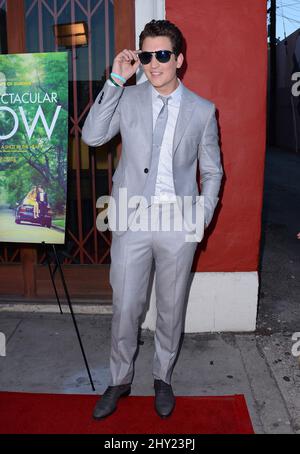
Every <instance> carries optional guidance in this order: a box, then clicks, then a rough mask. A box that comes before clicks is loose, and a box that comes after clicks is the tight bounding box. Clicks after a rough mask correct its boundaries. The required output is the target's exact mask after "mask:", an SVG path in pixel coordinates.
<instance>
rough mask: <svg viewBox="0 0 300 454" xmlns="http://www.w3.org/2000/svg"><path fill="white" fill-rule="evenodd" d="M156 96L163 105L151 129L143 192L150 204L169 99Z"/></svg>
mask: <svg viewBox="0 0 300 454" xmlns="http://www.w3.org/2000/svg"><path fill="white" fill-rule="evenodd" d="M158 98H160V99H161V100H162V102H163V106H162V108H161V110H160V112H159V114H158V117H157V120H156V123H155V127H154V131H153V149H152V158H151V167H150V171H149V175H148V178H147V182H146V186H145V190H144V193H143V196H144V197H146V199H147V201H148V204H149V205H150V204H151V196H153V195H154V194H155V185H156V178H157V170H158V162H159V155H160V149H161V144H162V141H163V137H164V133H165V129H166V125H167V121H168V101H169V100H170V99H171V96H169V97H167V98H166V97H164V96H161V95H159V96H158Z"/></svg>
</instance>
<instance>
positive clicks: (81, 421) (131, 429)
mask: <svg viewBox="0 0 300 454" xmlns="http://www.w3.org/2000/svg"><path fill="white" fill-rule="evenodd" d="M97 399H98V396H96V395H71V394H31V393H10V392H3V393H0V433H2V434H41V433H44V434H46V433H48V434H91V433H93V434H95V433H103V434H130V433H132V434H163V433H165V434H251V433H253V428H252V424H251V420H250V418H249V414H248V410H247V405H246V402H245V399H244V397H243V396H242V395H234V396H220V397H219V396H218V397H177V399H176V407H175V410H174V412H173V414H172V415H171V416H170V417H169V418H167V419H161V418H160V417H159V416H158V415H157V414H156V413H155V410H154V399H153V397H151V396H149V397H148V396H147V397H135V396H132V397H127V398H125V399H121V400H120V401H119V405H118V410H117V411H116V412H115V413H114V414H113V415H111V416H110V417H109V418H107V419H104V420H102V421H94V420H93V419H92V417H91V414H92V411H93V408H94V405H95V403H96V401H97Z"/></svg>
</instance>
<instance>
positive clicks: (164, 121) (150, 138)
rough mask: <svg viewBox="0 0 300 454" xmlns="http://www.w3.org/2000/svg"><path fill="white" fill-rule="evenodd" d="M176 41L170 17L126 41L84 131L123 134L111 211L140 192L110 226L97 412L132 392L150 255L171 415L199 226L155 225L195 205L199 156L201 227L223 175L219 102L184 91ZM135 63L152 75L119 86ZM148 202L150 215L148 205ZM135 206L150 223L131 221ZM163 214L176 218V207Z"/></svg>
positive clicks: (94, 137) (95, 139) (105, 136)
mask: <svg viewBox="0 0 300 454" xmlns="http://www.w3.org/2000/svg"><path fill="white" fill-rule="evenodd" d="M182 41H183V38H182V34H181V32H180V30H179V29H178V28H177V27H176V26H175V25H174V24H172V23H171V22H169V21H167V20H158V21H155V20H153V21H151V22H149V23H148V24H146V26H145V28H144V30H143V31H142V33H141V34H140V37H139V47H140V49H139V50H138V51H132V50H128V49H124V50H123V51H122V52H120V53H119V54H118V55H117V56H116V57H115V59H114V62H113V67H112V73H111V75H110V78H109V80H107V81H106V82H105V84H104V86H103V89H102V90H101V92H100V93H99V95H98V96H97V98H96V100H95V103H94V105H93V106H92V108H91V110H90V112H89V115H88V117H87V119H86V121H85V124H84V127H83V130H82V138H83V140H84V142H86V143H87V144H88V145H90V146H99V145H103V144H104V143H106V142H108V141H109V140H110V139H111V138H113V137H114V136H115V135H116V134H118V133H119V132H120V133H121V137H122V155H121V158H120V161H119V163H118V166H117V169H116V171H115V173H114V176H113V191H112V196H113V197H114V200H115V202H116V207H117V212H119V211H120V209H121V211H122V208H124V205H125V204H126V203H129V205H130V202H129V201H130V199H131V198H132V197H135V196H139V197H138V200H139V201H143V203H140V202H138V203H137V204H136V206H135V207H132V206H131V208H130V207H129V209H128V216H127V217H126V222H125V228H123V229H121V228H118V227H116V229H115V230H114V231H113V233H112V245H111V268H110V283H111V286H112V289H113V321H112V338H111V356H110V371H111V383H110V385H109V386H108V388H107V389H106V391H105V392H104V394H103V396H102V398H100V399H99V400H98V402H97V404H96V407H95V410H94V414H93V416H94V418H95V419H101V418H104V417H106V416H108V415H110V414H111V413H113V412H114V411H115V409H116V408H117V402H118V400H119V398H120V397H121V396H127V395H129V394H130V391H131V382H132V379H133V372H134V370H133V368H134V365H133V359H134V355H135V353H136V349H137V338H138V329H139V323H140V317H141V315H142V314H143V311H144V308H145V303H146V295H147V288H148V285H149V277H150V271H151V268H152V264H153V261H154V264H155V271H156V278H155V285H156V305H157V322H156V330H155V355H154V361H153V377H154V389H155V409H156V411H157V413H158V414H159V415H160V416H161V417H167V416H169V415H170V414H171V413H172V411H173V409H174V406H175V397H174V394H173V390H172V386H171V374H172V370H173V367H174V363H175V359H176V355H177V353H178V348H179V341H180V336H181V333H182V329H183V313H184V302H185V295H186V290H187V282H188V278H189V275H190V271H191V265H192V262H193V257H194V253H195V250H196V246H197V241H201V238H202V235H201V228H200V236H199V235H197V232H198V229H197V226H196V229H195V232H193V231H192V233H194V234H195V235H194V238H195V239H194V241H190V240H188V241H187V233H188V232H189V229H188V228H187V227H186V225H187V224H184V225H185V227H183V228H182V230H176V229H174V230H172V229H170V230H169V231H165V229H161V228H159V225H160V222H161V218H162V212H163V209H164V207H165V206H166V205H169V206H171V205H172V204H174V200H177V201H178V199H180V198H184V197H189V198H190V199H191V200H192V202H191V206H192V207H195V205H196V204H197V200H196V199H197V196H198V195H199V190H198V185H197V181H196V172H197V164H198V165H199V171H200V186H201V196H204V225H203V230H204V227H207V226H208V225H209V223H210V221H211V219H212V216H213V213H214V210H215V207H216V204H217V202H218V193H219V189H220V184H221V179H222V175H223V170H222V165H221V162H220V150H219V146H218V128H217V122H216V118H215V106H214V104H213V103H212V102H210V101H208V100H205V99H203V98H201V97H200V96H198V95H196V94H195V93H193V92H192V91H190V90H188V89H187V88H186V87H185V86H184V85H183V83H182V82H181V81H180V80H179V78H178V77H177V70H178V69H179V68H180V67H181V66H182V64H183V61H184V56H183V54H182ZM139 65H142V66H143V69H144V72H145V75H146V76H147V79H148V80H147V81H146V82H144V83H141V84H138V85H135V86H128V87H125V88H124V87H123V84H124V83H125V82H126V81H127V80H128V79H129V78H130V77H131V76H132V75H133V74H134V73H135V72H136V70H137V69H138V67H139ZM124 189H126V198H125V199H124V198H122V199H121V198H120V195H119V194H120V190H124ZM135 200H136V198H135ZM153 207H155V210H151V216H150V217H151V222H150V223H149V218H148V214H149V213H150V208H153ZM127 208H128V207H126V209H127ZM137 213H138V215H139V217H140V219H143V221H145V222H146V225H147V226H148V228H146V229H143V230H136V229H133V228H131V224H132V222H133V223H134V221H135V220H136V216H137ZM153 213H154V214H153ZM169 213H171V214H170V219H172V220H174V219H175V217H176V215H174V211H172V210H170V211H169ZM117 221H119V219H117ZM150 224H151V225H150ZM200 227H201V226H200Z"/></svg>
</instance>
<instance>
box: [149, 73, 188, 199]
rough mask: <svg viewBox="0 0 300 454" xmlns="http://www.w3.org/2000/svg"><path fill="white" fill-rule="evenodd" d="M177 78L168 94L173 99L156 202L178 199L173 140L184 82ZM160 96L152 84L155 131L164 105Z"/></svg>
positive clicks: (160, 167) (156, 191)
mask: <svg viewBox="0 0 300 454" xmlns="http://www.w3.org/2000/svg"><path fill="white" fill-rule="evenodd" d="M177 80H178V82H179V86H178V87H177V88H176V89H175V90H174V91H173V92H172V93H170V94H169V95H168V97H169V96H170V97H171V99H170V100H169V101H168V120H167V125H166V129H165V133H164V136H163V140H162V144H161V149H160V155H159V162H158V170H157V179H156V186H155V203H160V202H172V201H173V200H176V195H175V189H174V180H173V165H172V164H173V140H174V133H175V126H176V122H177V118H178V113H179V107H180V101H181V95H182V84H181V82H180V80H179V79H178V78H177ZM159 96H160V93H159V92H158V91H157V90H156V89H155V88H154V87H153V86H152V107H153V131H154V127H155V123H156V120H157V117H158V114H159V112H160V110H161V108H162V106H163V103H162V100H161V99H160V98H159Z"/></svg>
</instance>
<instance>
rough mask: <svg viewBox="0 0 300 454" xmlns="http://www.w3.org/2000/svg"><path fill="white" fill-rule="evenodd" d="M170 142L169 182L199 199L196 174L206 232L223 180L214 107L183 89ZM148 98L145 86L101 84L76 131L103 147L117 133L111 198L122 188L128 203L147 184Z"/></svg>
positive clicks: (148, 86) (149, 144)
mask: <svg viewBox="0 0 300 454" xmlns="http://www.w3.org/2000/svg"><path fill="white" fill-rule="evenodd" d="M182 88H183V91H182V98H181V104H180V110H179V114H178V120H177V123H176V128H175V133H174V141H173V179H174V188H175V193H176V195H179V196H197V195H199V190H198V185H197V180H196V171H197V163H198V165H199V171H200V186H201V195H203V196H204V221H205V227H207V226H208V225H209V223H210V221H211V219H212V217H213V213H214V210H215V207H216V205H217V202H218V193H219V189H220V184H221V180H222V175H223V169H222V165H221V161H220V149H219V145H218V128H217V122H216V118H215V105H214V104H213V103H212V102H210V101H208V100H206V99H204V98H201V97H200V96H198V95H196V94H195V93H194V92H192V91H190V90H189V89H187V88H186V87H185V86H184V85H183V87H182ZM152 123H153V115H152V94H151V84H150V82H149V81H146V82H144V83H141V84H139V85H133V86H128V87H125V88H118V87H112V86H110V85H109V84H108V83H107V82H106V83H105V84H104V86H103V89H102V90H101V92H100V93H99V95H98V96H97V98H96V100H95V103H94V104H93V106H92V107H91V109H90V112H89V114H88V117H87V119H86V121H85V123H84V126H83V129H82V139H83V141H84V142H85V143H86V144H88V145H90V146H94V147H96V146H99V145H103V144H105V143H106V142H108V141H109V140H110V139H111V138H113V137H114V136H115V135H117V134H118V133H119V132H120V133H121V137H122V154H121V158H120V161H119V163H118V166H117V169H116V171H115V173H114V175H113V191H112V196H113V197H115V199H116V203H117V204H118V194H117V192H118V191H117V190H118V189H119V188H120V187H126V188H127V191H128V199H129V198H130V197H132V196H136V195H141V194H142V193H143V188H144V185H145V184H147V175H148V173H146V172H147V171H146V172H145V169H148V168H150V164H151V152H152V133H153V125H152Z"/></svg>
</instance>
